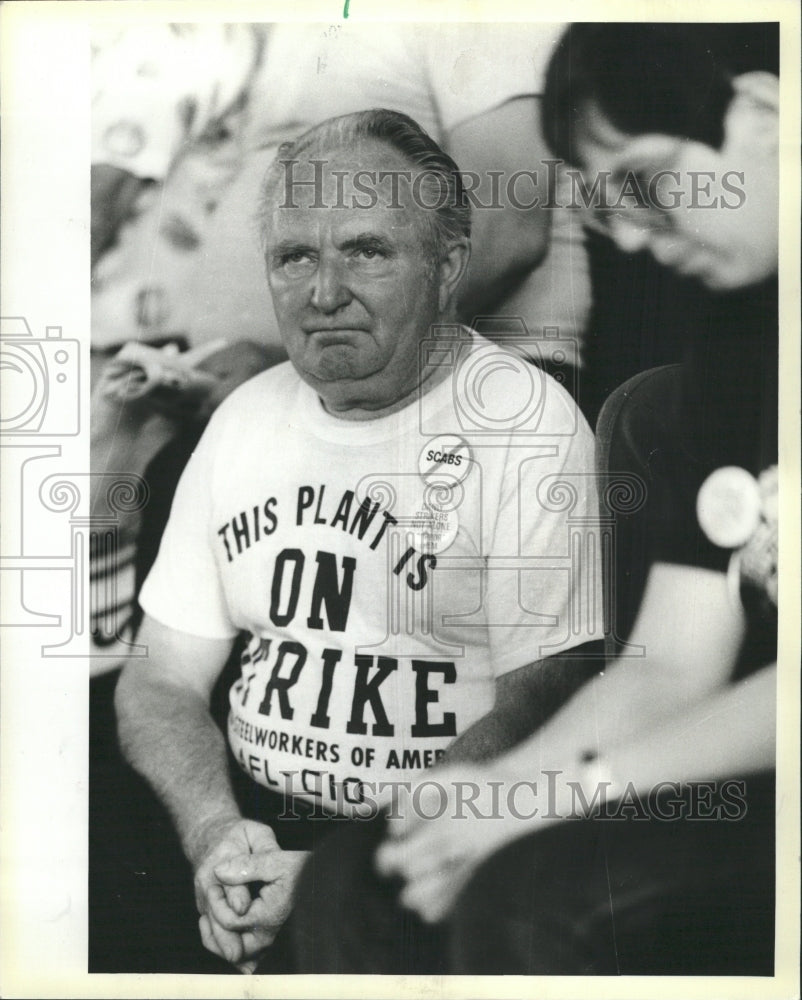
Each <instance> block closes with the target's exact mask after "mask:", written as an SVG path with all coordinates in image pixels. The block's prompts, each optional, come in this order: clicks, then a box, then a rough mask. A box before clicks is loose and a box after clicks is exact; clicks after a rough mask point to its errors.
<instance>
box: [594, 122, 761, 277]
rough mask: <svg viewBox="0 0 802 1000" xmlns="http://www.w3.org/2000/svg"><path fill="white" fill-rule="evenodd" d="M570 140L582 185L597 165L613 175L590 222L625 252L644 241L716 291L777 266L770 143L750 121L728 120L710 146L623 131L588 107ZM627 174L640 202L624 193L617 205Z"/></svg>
mask: <svg viewBox="0 0 802 1000" xmlns="http://www.w3.org/2000/svg"><path fill="white" fill-rule="evenodd" d="M576 148H577V153H578V159H579V161H580V163H581V164H582V169H581V173H582V177H583V179H584V183H585V187H586V189H587V190H590V189H591V185H592V184H593V183H594V180H595V179H596V178H597V177H598V176H599V175H600V174H601V172H603V171H607V172H609V173H611V174H612V177H611V178H610V181H609V192H612V193H611V194H608V199H607V204H608V205H609V206H614V207H609V209H606V210H603V211H595V212H594V213H593V216H592V218H591V228H601V229H602V230H603V231H604V232H605V233H606V235H608V236H609V237H610V238H611V239H613V240H614V241H615V243H616V244H617V245H618V246H619V247H620V248H621V249H622V250H623V251H625V252H627V253H633V252H635V251H638V250H648V251H649V252H650V253H651V254H652V256H653V257H654V258H655V260H657V261H658V262H659V263H661V264H665V265H666V266H667V267H669V268H671V269H672V270H673V271H675V272H676V273H678V274H682V275H687V276H690V277H693V278H696V279H697V280H699V281H700V282H701V283H702V284H703V285H705V286H706V287H708V288H709V289H711V290H713V291H730V290H733V289H736V288H742V287H744V286H748V285H751V284H755V283H757V282H759V281H763V280H764V279H766V278H768V277H770V276H771V275H772V274H774V273H775V272H776V270H777V253H778V249H777V232H778V203H779V188H778V169H777V155H776V148H774V149H772V146H771V143H770V142H761V141H758V139H757V138H756V135H755V134H754V133H750V130H749V128H748V127H747V128H729V129H727V131H726V133H725V139H724V143H723V145H722V147H721V149H719V150H716V149H713V148H712V147H710V146H707V145H704V144H703V143H700V142H694V141H690V140H687V139H683V138H677V137H676V136H668V135H661V134H656V133H655V134H644V135H637V136H632V135H627V134H625V133H623V132H620V131H619V130H618V129H616V128H615V127H614V126H613V125H612V124H611V123H610V122H609V121H608V120H607V119H606V118H605V117H604V115H603V114H602V113H601V112H600V111H598V109H595V108H594V107H593V106H590V107H589V108H586V109H585V114H584V115H583V116H582V118H581V121H580V123H579V124H578V125H577V133H576ZM630 173H631V175H634V176H635V177H636V178H637V190H638V191H639V192H640V193H641V194H643V195H645V197H644V199H643V202H641V203H640V204H638V198H637V197H635V198H633V197H626V198H621V199H620V202H621V203H620V204H618V205H616V204H615V202H616V200H617V199H618V198H619V195H620V194H621V193H622V184H624V183H625V181H626V178H627V176H628V175H629V174H630ZM629 190H630V191H632V190H634V188H632V187H631V186H630V188H629ZM644 202H645V207H644V205H643V203H644Z"/></svg>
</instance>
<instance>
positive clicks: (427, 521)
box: [405, 506, 459, 555]
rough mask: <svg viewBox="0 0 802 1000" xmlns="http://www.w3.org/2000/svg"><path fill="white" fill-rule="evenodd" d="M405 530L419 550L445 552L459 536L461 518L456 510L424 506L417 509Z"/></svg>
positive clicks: (430, 552) (435, 553)
mask: <svg viewBox="0 0 802 1000" xmlns="http://www.w3.org/2000/svg"><path fill="white" fill-rule="evenodd" d="M405 531H406V532H407V535H408V537H409V538H410V539H411V544H412V545H413V546H414V547H415V548H416V549H417V550H418V552H422V553H424V554H425V555H437V554H438V553H440V552H445V550H446V549H447V548H448V547H449V546H450V545H451V544H452V543H453V541H454V539H455V538H456V537H457V532H458V531H459V518H458V517H457V512H456V511H455V510H438V509H437V507H428V506H424V507H421V509H420V510H417V511H415V514H414V516H413V518H412V520H411V522H410V523H409V525H408V526H405Z"/></svg>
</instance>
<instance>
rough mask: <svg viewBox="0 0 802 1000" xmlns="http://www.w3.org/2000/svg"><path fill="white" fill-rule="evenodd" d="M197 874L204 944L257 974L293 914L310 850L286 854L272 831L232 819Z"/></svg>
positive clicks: (198, 867)
mask: <svg viewBox="0 0 802 1000" xmlns="http://www.w3.org/2000/svg"><path fill="white" fill-rule="evenodd" d="M210 841H211V846H210V847H209V848H208V849H207V850H206V852H205V854H204V856H203V858H202V860H201V862H200V864H198V866H197V867H196V870H195V901H196V903H197V906H198V912H199V913H200V921H199V926H200V934H201V939H202V941H203V944H204V946H205V947H206V948H208V950H209V951H211V952H213V953H214V954H215V955H218V956H220V957H221V958H224V959H226V960H227V961H229V962H231V963H232V964H233V965H236V966H237V968H238V969H239V970H240V971H241V972H243V973H252V972H253V971H254V969H255V968H256V966H257V964H258V962H259V959H260V957H261V956H262V954H263V953H264V951H265V950H266V949H267V948H269V947H270V945H271V944H272V943H273V941H274V939H275V937H276V934H277V933H278V931H279V929H280V928H281V926H282V924H283V923H284V921H285V920H286V919H287V917H288V916H289V914H290V911H291V909H292V902H293V892H294V888H295V882H296V880H297V878H298V875H299V874H300V871H301V868H302V867H303V864H304V861H305V860H306V857H307V854H306V852H304V851H283V850H282V849H281V848H280V847H279V846H278V843H277V842H276V838H275V835H274V833H273V831H272V830H271V829H270V827H267V826H264V825H263V824H261V823H256V822H254V821H253V820H247V819H241V820H235V821H231V822H230V823H228V824H226V825H225V826H223V827H222V828H221V829H220V830H218V831H217V832H216V834H215V836H214V837H213V838H210Z"/></svg>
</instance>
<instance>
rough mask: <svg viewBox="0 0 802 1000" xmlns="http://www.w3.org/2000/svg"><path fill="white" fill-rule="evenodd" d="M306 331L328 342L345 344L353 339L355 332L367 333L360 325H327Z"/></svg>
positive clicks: (311, 335) (309, 335) (307, 333)
mask: <svg viewBox="0 0 802 1000" xmlns="http://www.w3.org/2000/svg"><path fill="white" fill-rule="evenodd" d="M304 333H305V334H306V335H307V337H315V338H317V339H318V340H321V341H323V342H324V343H327V344H343V343H348V342H349V341H350V340H352V339H353V337H354V335H355V334H358V333H365V330H364V328H363V327H359V326H335V327H331V326H325V327H315V328H314V329H311V330H304Z"/></svg>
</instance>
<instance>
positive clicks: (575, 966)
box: [298, 24, 779, 976]
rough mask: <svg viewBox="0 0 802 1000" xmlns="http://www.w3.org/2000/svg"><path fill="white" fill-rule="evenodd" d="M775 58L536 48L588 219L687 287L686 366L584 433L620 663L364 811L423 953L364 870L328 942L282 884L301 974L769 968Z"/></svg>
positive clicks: (319, 871) (654, 376)
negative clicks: (601, 446)
mask: <svg viewBox="0 0 802 1000" xmlns="http://www.w3.org/2000/svg"><path fill="white" fill-rule="evenodd" d="M776 60H777V34H776V25H753V26H749V25H730V26H724V25H716V26H700V25H678V24H676V25H654V24H631V25H621V24H614V25H609V24H596V25H593V24H577V25H573V26H572V27H571V28H570V29H569V31H568V32H567V33H566V36H565V37H564V39H563V40H562V42H561V44H560V46H559V47H558V50H557V52H556V54H555V56H554V59H553V62H552V64H551V67H550V70H549V76H548V82H547V90H546V104H547V107H548V109H549V111H548V114H547V116H546V120H547V122H549V133H550V141H551V143H552V146H553V148H554V150H555V152H556V153H557V154H559V155H562V156H563V157H565V158H566V159H569V160H570V162H572V163H574V164H575V165H577V166H578V168H579V170H580V172H581V173H580V175H579V176H581V177H582V178H583V180H584V183H585V187H586V190H591V189H592V188H593V187H594V186H595V187H596V189H597V191H598V190H599V187H600V186H601V184H602V181H603V179H606V181H607V182H609V188H608V195H607V198H606V199H605V200H604V202H603V203H599V204H597V205H595V206H594V208H593V210H592V214H591V213H589V214H590V219H589V221H590V222H591V223H592V224H593V225H595V226H602V227H603V228H604V229H605V231H606V232H607V233H608V234H609V235H610V237H611V238H612V239H613V240H614V241H615V242H616V243H617V244H618V246H619V247H620V248H621V249H622V250H624V251H627V252H634V251H636V250H640V249H645V250H647V251H649V252H650V253H651V254H652V255H653V256H654V257H655V258H656V259H657V260H658V261H659V262H661V263H662V264H664V265H665V266H666V267H668V268H671V269H672V270H673V271H676V272H680V273H683V274H686V275H687V276H688V277H689V278H690V277H692V278H693V279H694V280H695V281H697V282H699V283H700V284H701V285H702V286H703V287H704V288H705V289H707V290H708V291H709V292H711V293H712V295H711V300H710V324H709V327H708V330H707V331H706V336H705V337H704V338H703V339H701V340H700V341H699V342H697V343H695V344H693V345H690V346H691V353H690V354H689V357H688V361H687V363H686V364H685V365H683V366H681V367H680V366H672V367H670V368H666V369H660V370H657V371H654V372H649V373H646V375H645V376H643V377H641V378H639V379H638V381H637V382H631V383H627V385H626V386H624V387H623V388H624V390H625V391H622V392H620V393H618V395H617V397H616V398H615V399H613V400H611V403H612V407H610V406H608V408H607V410H606V411H605V412H604V413H603V414H602V421H601V422H600V425H599V437H600V440H601V437H602V427H606V429H607V436H608V437H609V438H610V441H609V442H608V449H609V456H608V458H609V460H608V462H607V465H608V467H609V468H611V469H612V470H613V471H615V472H626V473H630V474H631V473H635V474H637V475H639V476H641V477H642V478H643V479H644V480H645V481H646V482H647V484H648V491H647V493H648V495H647V497H646V504H645V506H644V508H643V515H642V516H643V518H644V520H645V529H646V530H645V532H644V539H645V545H646V550H645V551H641V552H640V553H639V555H640V557H641V558H643V557H644V556H645V557H646V558H647V559H648V562H649V566H650V568H649V574H648V581H647V583H646V589H645V593H644V595H643V600H642V603H641V607H640V611H639V613H638V618H637V621H636V623H635V626H634V629H633V631H632V634H631V636H630V637H629V638H630V641H631V643H632V644H633V645H634V647H635V651H637V650H638V649H641V650H642V653H643V655H642V657H640V658H638V657H632V656H631V655H630V656H629V657H626V656H622V657H621V658H619V659H618V660H617V661H615V662H613V663H612V664H610V665H609V666H608V667H607V669H606V670H605V671H604V674H603V675H602V676H600V677H598V678H595V679H594V680H593V681H592V682H591V684H589V685H588V686H587V687H585V688H584V689H583V690H582V691H580V692H579V693H578V694H576V695H575V696H574V697H573V698H572V699H571V700H570V701H569V703H568V704H567V705H566V706H564V707H563V708H562V709H561V710H560V711H559V712H558V713H557V714H556V715H555V716H554V718H553V719H550V720H549V721H548V722H547V723H546V724H545V725H544V726H543V727H542V728H540V729H539V730H538V732H536V733H535V734H534V735H533V736H532V737H530V738H529V739H527V740H525V741H523V742H521V743H520V745H519V746H517V747H514V748H512V749H511V750H508V751H506V752H504V753H502V754H501V755H500V756H499V757H498V758H497V759H495V760H493V761H491V762H487V763H482V764H481V765H477V764H473V765H472V766H470V767H466V766H465V765H462V764H459V763H456V764H452V765H451V766H450V767H448V768H441V769H440V771H439V772H438V778H439V781H440V784H441V786H442V787H448V789H449V795H450V801H449V804H448V805H447V806H445V807H443V808H442V809H441V810H438V812H437V813H435V812H434V810H433V809H432V808H431V804H428V803H427V805H426V808H425V809H418V810H408V811H407V812H406V813H405V814H404V815H399V816H396V817H393V818H392V819H391V821H390V823H389V824H388V827H389V834H390V836H389V837H388V838H387V839H386V840H385V842H384V843H383V844H382V845H381V847H380V849H379V851H378V854H377V855H376V861H377V865H378V867H379V869H380V870H381V871H382V872H383V873H384V874H385V875H386V874H393V875H396V876H400V877H401V880H402V882H403V887H402V892H401V897H400V899H401V902H402V903H403V904H404V906H406V907H408V908H409V909H410V910H413V911H415V912H416V913H417V914H419V915H420V916H422V917H423V918H424V920H427V921H430V922H432V923H436V924H439V929H438V930H437V931H432V932H431V933H430V934H429V935H428V937H427V936H426V934H425V933H422V932H421V930H420V928H419V927H418V925H417V924H415V922H414V921H412V919H411V918H410V917H408V916H407V917H406V918H402V915H401V913H400V908H398V909H397V910H396V912H395V914H394V915H393V914H391V913H388V912H387V911H386V909H385V908H384V907H383V904H382V903H381V902H380V901H382V900H383V899H385V898H386V896H382V895H381V894H380V893H379V892H378V891H377V890H376V889H375V888H373V887H372V886H371V885H370V884H369V882H370V880H368V879H365V880H364V882H363V884H362V885H360V886H359V887H357V889H356V890H355V892H354V895H353V896H352V897H351V898H352V899H355V900H358V901H359V909H358V910H354V909H352V908H351V907H348V906H343V904H342V902H341V900H339V899H338V903H339V906H340V907H341V912H343V913H345V914H348V917H347V919H344V920H343V921H341V922H340V923H339V924H338V927H337V930H336V932H332V930H331V927H330V923H329V925H327V919H328V920H329V921H330V917H331V913H330V911H328V910H327V909H326V908H325V907H324V908H323V909H321V908H320V907H319V906H318V907H317V908H316V909H314V910H312V909H305V908H304V899H305V898H306V897H307V896H308V888H309V884H310V883H309V879H307V880H305V883H302V887H301V890H300V892H299V897H300V902H299V904H298V905H299V909H301V910H303V911H304V913H305V914H309V916H310V920H309V921H307V922H306V923H304V922H302V921H300V920H299V922H298V926H299V930H300V931H302V933H301V935H300V937H299V944H300V947H301V952H302V954H304V955H305V956H307V957H308V958H309V959H310V960H313V961H315V963H316V964H315V971H320V972H323V971H339V972H402V971H451V972H458V973H474V974H475V973H507V974H540V975H544V974H556V975H569V974H574V975H587V974H590V973H594V974H629V975H633V974H668V973H673V974H707V975H711V974H718V975H725V974H726V975H753V976H755V975H763V976H770V975H771V974H772V972H773V969H774V877H775V873H774V860H775V859H774V810H775V799H774V762H775V749H774V740H775V700H776V682H777V668H776V662H775V661H776V655H777V584H778V578H777V520H778V510H777V507H778V501H777V482H778V479H777V465H776V463H777V437H776V433H777V396H776V377H777V355H776V346H777V283H776V272H777V222H778V212H777V207H778V158H779V133H778V110H779V109H778V77H777V75H776ZM700 95H704V99H701V97H700ZM700 184H701V186H700ZM636 189H637V190H638V191H640V192H641V193H642V195H645V197H639V198H638V197H633V194H632V192H633V191H635V190H636ZM626 190H628V191H629V192H630V194H629V196H628V197H620V194H621V192H622V191H626ZM723 293H727V294H726V296H724V295H723ZM719 296H721V297H720V298H719ZM725 317H726V320H725ZM623 569H624V570H625V571H628V570H629V569H630V567H627V566H625V567H623ZM629 652H630V654H631V652H632V650H631V649H630V651H629ZM526 782H530V783H533V782H537V785H538V791H539V794H538V795H537V796H536V797H535V799H534V801H533V800H532V799H530V800H529V802H527V805H526V808H525V810H524V809H523V808H522V807H521V804H520V803H518V804H517V805H516V800H515V798H514V796H513V795H512V794H511V792H512V790H513V789H514V788H515V787H516V786H517V785H521V784H523V783H526ZM469 785H470V786H472V787H475V788H477V789H479V790H480V791H479V794H477V795H476V796H475V797H474V799H473V802H472V805H473V808H472V810H470V811H466V812H465V815H464V822H461V823H454V822H453V820H450V819H449V817H450V816H451V815H453V812H454V810H455V809H456V803H458V802H459V801H460V797H463V798H464V790H465V787H466V786H469ZM494 800H495V801H496V802H498V803H500V808H495V809H494V808H491V806H492V802H493V801H494ZM569 820H574V822H567V821H569ZM341 839H342V840H343V841H344V839H345V838H341ZM371 846H374V845H368V847H371ZM363 849H365V848H364V845H363ZM491 855H492V857H491ZM344 858H347V859H348V865H345V864H344V863H343V859H344ZM333 859H336V863H335V864H332V860H333ZM354 859H355V860H354ZM482 862H484V863H483V864H481V863H482ZM366 868H367V865H366V863H365V861H364V858H360V857H359V856H358V855H355V852H353V851H352V850H351V849H348V850H346V845H345V844H344V843H343V842H338V841H337V840H336V839H334V840H332V841H330V842H328V843H327V844H326V845H324V848H323V855H322V856H318V857H317V858H316V865H315V869H314V872H312V871H311V870H310V873H309V875H310V878H311V877H312V876H313V877H314V881H315V886H316V889H317V892H318V895H319V896H320V894H321V890H320V884H321V882H328V883H329V884H330V886H331V892H332V893H333V894H335V895H336V894H337V891H338V889H340V888H342V887H343V885H344V884H345V880H347V879H348V878H349V876H350V877H351V878H352V879H353V876H354V874H355V872H356V871H364V870H366ZM460 890H464V891H463V893H462V895H460ZM446 918H448V919H447V920H446ZM403 919H405V920H406V923H407V926H408V927H410V928H412V930H411V932H410V933H409V934H408V938H407V940H408V941H409V940H412V939H413V934H416V935H417V938H418V939H419V940H423V941H427V940H428V941H434V942H435V944H436V945H437V948H433V949H432V951H431V953H425V954H424V952H423V949H422V947H421V946H420V945H416V949H417V952H416V954H424V960H425V963H426V964H423V963H418V966H417V968H412V963H413V961H414V959H415V957H416V956H415V955H413V952H412V950H411V949H410V948H409V947H408V946H407V948H406V951H405V952H403V953H402V952H400V950H399V949H397V948H395V949H394V948H393V946H392V940H393V935H392V928H393V927H395V928H396V930H397V929H398V928H399V927H401V926H402V925H403ZM441 922H444V923H441ZM374 928H378V930H376V931H374ZM441 931H442V934H443V935H444V938H445V940H441V941H438V940H437V938H438V935H439V934H440V932H441ZM438 962H439V965H438Z"/></svg>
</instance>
